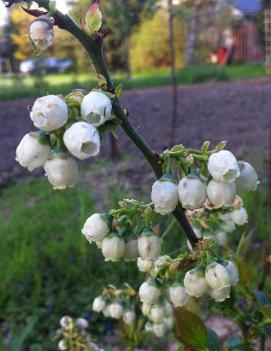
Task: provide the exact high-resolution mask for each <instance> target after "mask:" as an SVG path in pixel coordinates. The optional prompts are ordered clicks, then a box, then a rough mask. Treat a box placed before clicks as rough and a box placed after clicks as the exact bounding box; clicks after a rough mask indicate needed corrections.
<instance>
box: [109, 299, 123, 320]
mask: <svg viewBox="0 0 271 351" xmlns="http://www.w3.org/2000/svg"><path fill="white" fill-rule="evenodd" d="M109 311H110V316H111V317H112V318H115V319H120V318H121V317H122V315H123V311H124V310H123V307H122V305H121V304H120V303H118V302H114V303H112V304H111V305H109Z"/></svg>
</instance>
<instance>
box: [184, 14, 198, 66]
mask: <svg viewBox="0 0 271 351" xmlns="http://www.w3.org/2000/svg"><path fill="white" fill-rule="evenodd" d="M187 27H188V28H187V40H186V47H185V65H186V66H189V65H191V64H192V63H193V58H194V52H195V50H196V41H197V30H198V16H197V13H196V12H194V13H192V14H191V16H190V17H189V19H188V26H187Z"/></svg>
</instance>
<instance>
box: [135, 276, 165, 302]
mask: <svg viewBox="0 0 271 351" xmlns="http://www.w3.org/2000/svg"><path fill="white" fill-rule="evenodd" d="M138 293H139V298H140V301H141V302H143V303H146V304H149V305H152V304H154V303H155V302H156V301H157V300H158V299H159V296H160V294H161V292H160V289H159V288H158V287H157V285H156V284H155V283H154V282H153V281H152V280H148V281H146V282H144V283H143V284H142V285H141V286H140V288H139V292H138Z"/></svg>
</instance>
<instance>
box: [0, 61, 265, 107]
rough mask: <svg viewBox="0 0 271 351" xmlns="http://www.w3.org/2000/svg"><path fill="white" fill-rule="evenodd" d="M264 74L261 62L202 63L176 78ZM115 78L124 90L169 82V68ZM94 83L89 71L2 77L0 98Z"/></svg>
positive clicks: (195, 79)
mask: <svg viewBox="0 0 271 351" xmlns="http://www.w3.org/2000/svg"><path fill="white" fill-rule="evenodd" d="M265 76H266V72H265V69H264V66H263V65H261V64H254V65H252V64H238V65H237V64H236V65H231V66H225V67H223V66H215V65H200V66H193V67H187V68H183V69H181V70H179V71H178V73H177V80H178V83H179V84H193V83H201V82H206V81H229V80H236V79H245V78H257V77H265ZM113 79H114V82H115V83H116V84H117V83H120V82H122V83H123V86H124V89H125V90H129V89H136V88H147V87H148V88H149V87H159V86H165V85H169V84H170V76H169V70H168V69H157V70H153V71H148V72H142V73H135V74H134V75H133V77H132V79H130V80H127V79H126V78H125V75H123V74H120V73H119V74H114V75H113ZM94 86H96V80H95V76H94V75H93V74H90V73H80V74H73V73H69V74H59V75H48V76H46V77H45V78H44V79H41V78H36V79H33V78H31V77H21V78H18V77H14V78H4V77H2V78H1V77H0V101H5V100H11V99H16V98H20V97H32V96H39V95H44V94H46V93H51V94H61V93H67V92H69V91H71V90H72V89H75V88H83V89H86V90H90V89H92V88H93V87H94Z"/></svg>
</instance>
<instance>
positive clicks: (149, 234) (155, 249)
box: [138, 228, 161, 260]
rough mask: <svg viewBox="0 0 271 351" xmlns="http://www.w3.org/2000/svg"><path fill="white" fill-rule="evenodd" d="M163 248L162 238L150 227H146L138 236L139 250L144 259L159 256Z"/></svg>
mask: <svg viewBox="0 0 271 351" xmlns="http://www.w3.org/2000/svg"><path fill="white" fill-rule="evenodd" d="M160 250H161V239H160V238H159V237H158V236H157V235H155V234H154V232H153V231H152V230H151V229H150V228H145V229H144V230H143V231H142V233H141V234H140V236H139V238H138V252H139V255H140V257H141V258H142V259H143V260H153V259H155V258H157V257H158V256H159V254H160Z"/></svg>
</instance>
